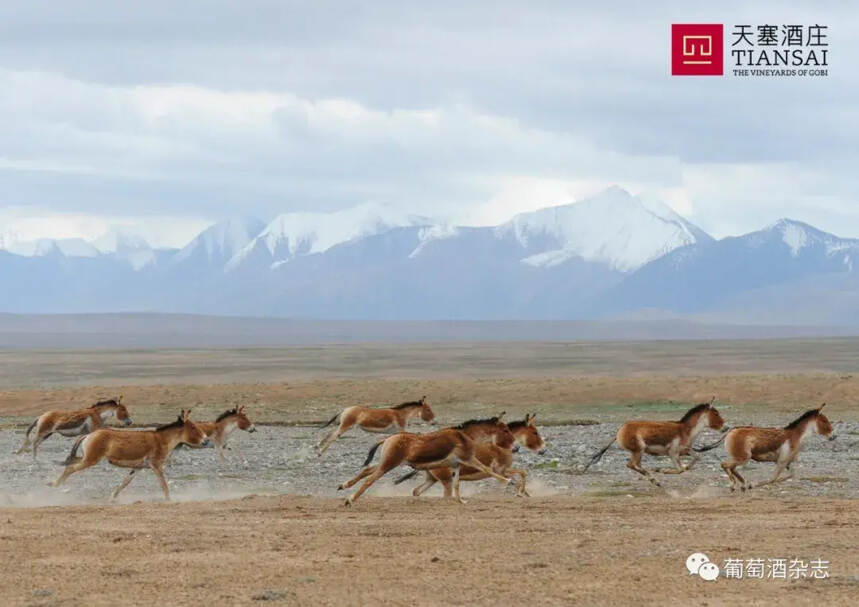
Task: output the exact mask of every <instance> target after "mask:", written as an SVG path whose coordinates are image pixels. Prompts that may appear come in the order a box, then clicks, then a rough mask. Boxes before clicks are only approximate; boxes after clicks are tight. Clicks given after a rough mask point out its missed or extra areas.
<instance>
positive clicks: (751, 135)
mask: <svg viewBox="0 0 859 607" xmlns="http://www.w3.org/2000/svg"><path fill="white" fill-rule="evenodd" d="M462 4H463V3H454V2H451V3H426V2H422V3H418V2H391V3H387V2H374V3H367V2H362V3H359V2H354V3H353V2H337V3H325V2H307V3H290V2H231V3H228V2H216V1H215V2H183V3H175V2H161V1H152V2H147V3H145V4H143V3H140V5H139V6H137V7H132V6H131V3H114V2H74V1H69V2H64V3H52V4H51V5H50V9H48V8H47V6H48V5H45V4H42V3H34V2H15V1H6V2H4V3H3V4H2V5H0V112H2V119H0V141H2V147H0V233H3V232H4V230H5V231H6V232H9V231H10V230H12V231H13V232H16V233H17V234H18V235H19V236H20V237H22V238H23V237H28V238H30V237H38V236H46V237H58V236H74V235H80V236H85V237H94V236H97V235H98V234H97V233H98V232H101V231H104V230H106V229H108V228H109V227H113V226H123V227H126V228H129V229H135V230H138V231H140V232H142V233H143V234H144V235H146V236H147V237H148V238H149V239H150V240H152V241H154V242H155V243H156V244H163V245H181V244H183V243H184V242H185V241H187V240H188V239H190V238H191V237H192V236H193V235H194V234H195V233H196V232H197V231H198V230H199V229H201V228H202V227H204V226H205V225H207V224H208V223H211V222H213V221H215V220H217V219H220V218H222V217H226V216H234V215H240V214H248V215H255V216H258V217H260V218H262V219H265V220H268V219H271V218H272V217H273V216H275V215H277V214H278V213H281V212H286V211H313V210H320V211H324V210H335V209H341V208H345V207H351V206H355V205H358V204H363V203H368V202H371V203H380V204H384V205H390V206H394V207H398V208H401V209H404V210H407V211H409V212H414V213H419V214H423V215H429V216H437V217H440V218H444V219H446V220H449V221H454V222H458V223H459V222H461V223H471V224H490V223H497V222H500V221H503V220H505V219H507V218H508V217H509V216H511V215H512V214H514V213H516V212H519V211H526V210H531V209H534V208H539V207H542V206H548V205H551V204H562V203H568V202H571V201H573V200H575V199H577V198H580V197H583V196H586V195H588V194H591V193H594V192H596V191H598V190H600V189H602V188H604V187H606V186H608V185H611V184H620V185H621V186H624V187H626V188H627V189H630V190H631V191H633V192H647V193H648V195H653V196H658V197H660V198H662V199H663V200H665V201H666V202H667V203H668V204H669V205H671V206H672V207H673V208H674V209H675V210H677V211H678V212H680V213H681V214H683V215H685V216H686V217H688V218H689V219H690V220H692V221H693V222H695V223H697V224H698V225H700V226H701V227H702V228H704V229H705V230H707V231H709V232H711V233H712V234H714V235H716V236H724V235H729V234H738V233H741V232H745V231H750V230H753V229H757V228H760V227H762V226H764V225H766V224H768V223H771V222H773V221H775V220H776V219H778V218H780V217H784V216H787V217H792V218H796V219H800V220H803V221H806V222H809V223H811V224H814V225H816V226H818V227H820V228H823V229H825V230H828V231H832V232H835V233H836V234H839V235H842V236H856V237H859V210H857V209H859V207H857V204H856V203H857V192H859V177H857V172H856V170H855V167H856V166H857V160H859V152H857V145H856V141H857V137H859V133H857V131H858V130H859V111H857V102H856V99H857V97H859V90H857V89H859V87H857V76H856V74H857V72H858V71H859V70H857V66H856V65H855V61H856V60H857V59H859V43H857V39H859V36H857V35H856V34H857V26H859V16H857V11H855V9H852V8H851V7H850V6H849V5H848V4H846V3H835V2H807V3H791V4H790V5H789V6H787V5H786V4H785V3H779V2H769V3H767V2H763V3H754V6H749V5H750V4H751V3H747V2H743V3H740V2H734V3H732V2H720V3H713V2H707V3H697V4H696V3H693V2H663V3H658V4H659V6H658V7H654V6H652V4H654V3H640V2H611V3H597V4H594V3H581V5H577V3H569V2H559V3H540V2H533V3H523V2H510V3H506V2H487V3H468V4H467V5H466V6H461V5H462ZM675 22H680V23H683V22H687V23H689V22H691V23H694V22H717V23H725V24H726V27H728V28H730V27H731V25H732V24H736V23H750V24H753V25H757V24H764V23H776V24H782V23H801V24H822V25H828V26H829V36H830V38H829V42H830V63H831V65H830V76H829V77H826V78H786V79H756V78H734V77H731V76H725V77H722V78H678V77H670V76H669V75H668V52H669V51H668V46H669V28H670V24H671V23H675Z"/></svg>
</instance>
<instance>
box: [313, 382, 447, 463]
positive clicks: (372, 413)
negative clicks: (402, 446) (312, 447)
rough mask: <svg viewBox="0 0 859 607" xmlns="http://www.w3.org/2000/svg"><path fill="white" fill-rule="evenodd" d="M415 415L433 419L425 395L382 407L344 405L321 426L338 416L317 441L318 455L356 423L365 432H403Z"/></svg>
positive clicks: (331, 421) (328, 424)
mask: <svg viewBox="0 0 859 607" xmlns="http://www.w3.org/2000/svg"><path fill="white" fill-rule="evenodd" d="M417 416H420V418H421V419H422V420H424V421H425V422H431V421H432V420H434V419H435V413H433V410H432V407H430V406H429V403H428V402H427V397H426V396H424V397H423V398H421V399H420V400H416V401H412V402H408V403H403V404H401V405H397V406H396V407H387V408H383V409H373V408H370V407H361V406H358V405H356V406H353V407H346V408H345V409H343V411H341V412H340V413H338V414H337V415H335V416H334V417H332V418H331V419H330V420H328V423H326V424H325V425H324V426H322V427H323V428H326V427H328V426H330V425H331V424H333V423H334V421H335V420H336V419H337V418H338V417H339V418H340V423H339V424H338V426H337V427H336V428H335V429H334V430H332V431H331V432H329V433H328V435H327V436H326V437H325V438H323V439H322V441H321V442H320V443H319V445H318V447H317V448H318V450H319V455H322V454H323V453H325V451H326V449H328V447H330V446H331V443H333V442H334V441H336V440H337V439H338V438H339V437H340V436H342V435H343V434H344V433H345V432H346V431H348V430H349V429H350V428H351V427H352V426H354V425H356V424H357V425H358V427H360V428H361V429H362V430H364V431H365V432H374V433H385V432H392V431H393V432H404V431H405V429H406V425H407V424H408V423H409V420H410V419H411V418H413V417H417Z"/></svg>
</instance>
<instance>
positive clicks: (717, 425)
mask: <svg viewBox="0 0 859 607" xmlns="http://www.w3.org/2000/svg"><path fill="white" fill-rule="evenodd" d="M714 400H716V397H715V396H714V397H713V398H712V399H710V402H709V403H702V404H700V405H695V406H694V407H692V408H691V409H689V410H688V411H687V412H686V414H685V415H684V416H683V417H682V418H681V419H680V420H679V421H676V422H670V421H669V422H644V421H632V422H627V423H625V424H624V425H622V426H621V427H620V429H619V430H618V431H617V434H616V435H615V438H614V440H612V441H611V442H610V443H609V444H607V445H606V446H605V447H603V448H602V449H601V450H600V451H599V452H597V453H596V454H595V455H594V456H593V457H592V458H591V460H590V461H589V462H588V463H587V465H586V466H585V468H584V470H585V471H586V470H587V469H588V468H590V467H591V465H592V464H595V463H596V462H598V461H599V460H600V458H602V456H603V454H604V453H605V452H606V451H608V448H609V447H611V446H612V445H613V444H614V443H615V441H616V442H618V443H619V444H620V446H621V447H623V448H624V449H626V450H627V451H629V452H630V454H631V455H630V458H629V461H628V462H627V464H626V466H627V468H629V469H630V470H634V471H635V472H637V473H638V474H641V475H642V476H644V477H645V478H647V480H649V481H650V482H651V483H653V484H654V485H656V486H657V487H661V486H662V485H661V484H660V483H659V481H658V480H656V478H655V477H654V476H653V474H652V473H651V472H650V471H649V470H646V469H645V468H644V467H643V466H642V465H641V456H642V455H644V454H645V453H647V454H648V455H667V456H669V457H670V458H671V460H672V461H673V462H674V468H667V469H658V470H656V472H662V473H664V474H681V473H683V472H686V471H687V470H689V469H690V468H692V466H693V465H694V464H695V462H696V461H698V458H697V457H693V458H692V460H691V461H690V462H689V463H688V464H687V465H684V464H683V463H682V461H681V460H680V456H681V455H689V454H690V449H691V446H692V440H693V439H694V438H695V436H697V435H698V433H700V432H701V431H702V430H704V429H705V428H707V427H709V428H711V429H713V430H722V429H723V428H724V426H725V420H724V419H722V416H721V415H720V414H719V412H718V411H717V410H716V408H715V407H714V406H713V401H714Z"/></svg>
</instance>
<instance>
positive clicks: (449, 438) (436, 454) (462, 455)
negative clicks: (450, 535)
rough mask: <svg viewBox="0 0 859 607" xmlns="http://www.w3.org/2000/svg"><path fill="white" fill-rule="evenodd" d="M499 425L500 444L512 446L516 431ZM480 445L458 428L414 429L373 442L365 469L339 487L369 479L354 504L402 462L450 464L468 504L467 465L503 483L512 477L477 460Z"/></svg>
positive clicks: (426, 467) (354, 496)
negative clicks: (419, 431)
mask: <svg viewBox="0 0 859 607" xmlns="http://www.w3.org/2000/svg"><path fill="white" fill-rule="evenodd" d="M496 424H497V427H498V436H496V438H495V442H496V444H497V445H498V446H499V447H505V448H509V447H510V446H511V445H512V444H513V434H512V433H511V432H510V430H509V429H508V428H507V425H506V424H505V423H504V422H502V421H500V420H499V421H498V422H496ZM379 447H382V454H381V456H380V459H379V464H378V465H377V466H371V465H370V462H371V461H373V456H374V455H375V454H376V450H378V449H379ZM476 447H477V443H476V442H475V441H474V440H473V439H472V438H470V437H469V436H468V434H466V433H465V432H464V431H462V430H457V429H455V428H445V429H444V430H438V431H436V432H429V433H427V434H413V433H411V432H401V433H399V434H394V435H393V436H389V437H388V438H386V439H383V440H381V441H379V442H377V443H376V444H375V445H373V447H372V448H371V449H370V451H369V453H368V454H367V459H366V460H364V468H363V469H362V470H361V472H359V473H358V474H357V475H356V476H355V477H354V478H352V479H350V480H349V481H347V482H345V483H343V484H342V485H340V486H339V487H337V489H338V490H340V489H348V488H349V487H351V486H352V485H354V484H355V483H357V482H358V481H360V480H361V479H363V478H366V479H367V480H365V481H364V483H363V484H362V485H361V486H360V487H358V490H357V491H355V493H353V494H352V495H350V496H349V497H347V498H346V505H347V506H351V505H352V504H353V503H354V502H355V500H357V499H358V498H359V497H361V494H362V493H364V492H365V491H366V490H367V489H369V487H370V485H372V484H373V483H375V482H376V481H377V480H379V479H380V478H381V477H382V476H384V475H385V474H386V473H387V472H389V471H391V470H393V469H394V468H396V467H397V466H399V465H400V464H402V463H407V464H408V465H410V466H411V467H412V468H416V469H418V470H429V469H432V468H441V467H444V466H449V467H452V468H453V469H454V475H453V491H454V495H455V496H456V499H457V500H459V502H460V503H461V504H464V503H465V500H464V499H462V496H461V495H460V493H459V478H460V471H461V469H462V467H463V466H464V465H467V466H471V467H472V468H475V469H476V470H480V471H481V472H484V473H485V474H487V475H488V476H491V477H492V478H495V479H497V480H499V481H501V482H502V483H509V482H510V479H508V478H507V477H504V476H502V475H500V474H497V473H495V472H494V471H492V470H491V469H490V468H489V467H487V466H486V465H485V464H483V463H482V462H481V461H480V460H479V459H477V457H476V455H475V451H476Z"/></svg>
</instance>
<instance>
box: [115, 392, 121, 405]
mask: <svg viewBox="0 0 859 607" xmlns="http://www.w3.org/2000/svg"><path fill="white" fill-rule="evenodd" d="M116 404H117V405H119V404H122V394H120V395H119V396H118V397H117V398H116Z"/></svg>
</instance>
